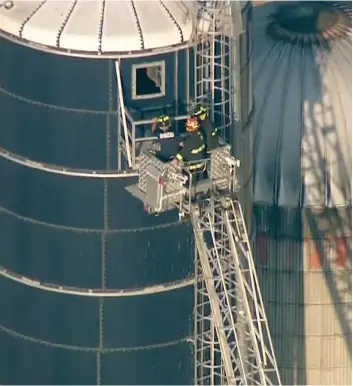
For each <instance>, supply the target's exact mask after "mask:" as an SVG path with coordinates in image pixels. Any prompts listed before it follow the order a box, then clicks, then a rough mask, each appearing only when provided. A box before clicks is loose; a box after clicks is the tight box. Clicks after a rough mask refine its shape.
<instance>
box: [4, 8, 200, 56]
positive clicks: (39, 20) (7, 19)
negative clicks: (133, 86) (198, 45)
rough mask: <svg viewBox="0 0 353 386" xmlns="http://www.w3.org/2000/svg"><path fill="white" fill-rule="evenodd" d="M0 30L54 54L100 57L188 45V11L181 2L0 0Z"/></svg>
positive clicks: (190, 23)
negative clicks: (184, 43) (69, 53)
mask: <svg viewBox="0 0 353 386" xmlns="http://www.w3.org/2000/svg"><path fill="white" fill-rule="evenodd" d="M1 3H3V5H2V6H0V32H2V33H3V34H4V35H5V36H8V37H12V38H18V39H20V40H22V42H27V43H31V44H32V45H33V43H34V44H35V45H39V46H40V47H46V48H49V49H52V50H57V51H60V50H62V51H70V52H71V53H75V52H76V53H77V54H79V53H82V54H85V55H86V56H87V55H91V56H92V55H100V56H105V55H107V54H112V53H120V52H135V51H142V50H150V49H158V48H162V47H167V46H173V45H177V44H181V43H183V42H187V41H188V40H189V39H190V37H191V35H192V32H193V20H194V19H193V14H194V12H193V8H194V7H191V6H190V5H188V3H185V2H183V1H128V0H121V1H103V0H95V1H87V0H77V1H73V0H65V1H62V0H58V1H53V0H44V1H43V0H39V1H38V0H37V1H5V2H4V1H2V2H1Z"/></svg>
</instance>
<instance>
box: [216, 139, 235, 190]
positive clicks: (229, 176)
mask: <svg viewBox="0 0 353 386" xmlns="http://www.w3.org/2000/svg"><path fill="white" fill-rule="evenodd" d="M239 167H240V161H239V160H238V159H236V158H234V157H233V156H232V155H231V152H230V146H228V145H225V146H222V147H219V148H217V149H215V150H213V151H212V152H211V168H210V169H211V170H210V179H211V181H212V183H213V186H214V187H215V188H216V189H217V190H226V191H229V192H230V193H235V192H237V191H238V190H239V181H238V173H237V168H239Z"/></svg>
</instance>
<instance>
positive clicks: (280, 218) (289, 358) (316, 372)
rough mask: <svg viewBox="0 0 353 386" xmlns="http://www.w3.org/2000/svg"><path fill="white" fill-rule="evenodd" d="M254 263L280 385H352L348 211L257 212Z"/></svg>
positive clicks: (257, 209)
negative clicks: (278, 371)
mask: <svg viewBox="0 0 353 386" xmlns="http://www.w3.org/2000/svg"><path fill="white" fill-rule="evenodd" d="M254 214H255V218H256V235H257V237H256V242H255V244H254V255H255V258H256V266H257V271H258V275H259V281H260V285H261V288H262V293H263V299H264V302H265V305H266V310H267V316H268V320H269V326H270V330H271V333H272V338H273V342H274V347H275V351H276V354H277V362H278V366H279V369H280V373H281V378H282V383H283V384H299V385H300V384H308V385H347V384H351V382H352V379H351V370H352V362H351V338H352V336H351V276H352V270H351V243H352V239H351V237H352V235H351V225H350V224H351V207H348V208H342V209H324V210H322V211H321V212H313V211H312V210H310V209H308V210H301V209H299V208H298V209H296V208H293V209H290V208H279V207H271V206H265V205H255V207H254Z"/></svg>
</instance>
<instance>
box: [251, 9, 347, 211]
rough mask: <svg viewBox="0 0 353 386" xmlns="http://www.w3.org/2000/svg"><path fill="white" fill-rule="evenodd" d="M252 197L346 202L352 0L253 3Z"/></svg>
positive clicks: (289, 202)
mask: <svg viewBox="0 0 353 386" xmlns="http://www.w3.org/2000/svg"><path fill="white" fill-rule="evenodd" d="M253 24H254V32H253V33H254V35H253V45H254V47H253V87H254V99H255V113H254V120H253V128H254V157H255V159H254V200H255V202H257V203H264V204H278V205H281V206H290V207H295V206H305V207H322V206H329V207H336V206H342V205H344V206H345V205H347V204H349V203H350V202H351V173H352V172H351V171H352V158H351V154H352V145H351V142H352V139H351V131H352V116H351V106H352V61H351V58H352V46H351V30H352V29H351V4H350V3H346V2H344V3H343V2H340V3H334V2H290V3H287V4H286V3H284V2H283V3H272V4H268V5H264V6H262V7H257V8H255V9H254V21H253Z"/></svg>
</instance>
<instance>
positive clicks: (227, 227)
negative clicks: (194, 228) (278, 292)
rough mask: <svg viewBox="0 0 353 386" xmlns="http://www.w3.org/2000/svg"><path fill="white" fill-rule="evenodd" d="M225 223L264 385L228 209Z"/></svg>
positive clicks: (263, 375) (261, 382)
mask: <svg viewBox="0 0 353 386" xmlns="http://www.w3.org/2000/svg"><path fill="white" fill-rule="evenodd" d="M225 224H226V229H227V233H228V238H229V244H230V248H231V250H232V254H233V258H234V260H235V261H234V265H235V267H237V278H238V280H239V283H238V284H239V289H240V290H241V292H242V298H243V309H244V312H245V313H246V319H247V321H248V327H249V332H250V339H251V341H252V349H253V350H254V354H255V359H256V362H257V363H256V365H257V369H258V374H259V376H260V384H261V385H266V384H267V383H266V377H265V374H264V369H263V365H262V360H261V359H262V358H261V355H260V350H259V347H258V343H257V336H256V335H257V334H256V333H255V329H254V325H253V323H249V322H250V321H252V315H251V310H250V306H249V303H248V302H247V301H246V300H247V299H248V298H247V293H246V289H245V284H244V278H243V274H242V272H241V271H240V266H241V263H240V261H239V255H238V252H237V248H236V241H235V240H234V234H233V230H232V225H231V223H230V221H229V213H228V211H226V212H225Z"/></svg>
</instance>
